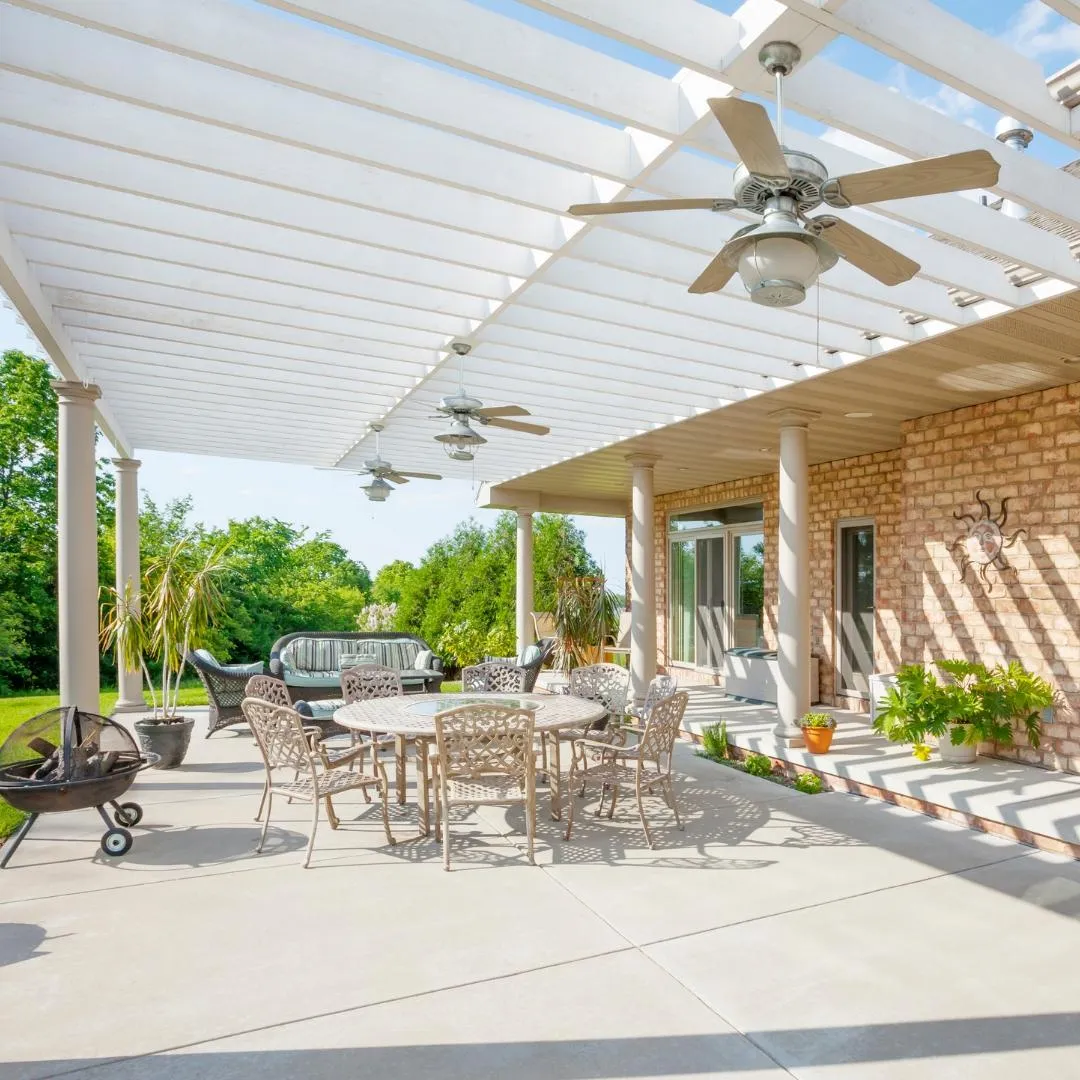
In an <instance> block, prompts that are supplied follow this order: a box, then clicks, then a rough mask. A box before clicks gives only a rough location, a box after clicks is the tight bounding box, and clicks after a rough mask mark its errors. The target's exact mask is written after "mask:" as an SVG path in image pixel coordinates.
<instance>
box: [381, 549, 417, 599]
mask: <svg viewBox="0 0 1080 1080" xmlns="http://www.w3.org/2000/svg"><path fill="white" fill-rule="evenodd" d="M415 571H416V567H415V566H413V564H412V563H411V562H406V561H405V560H404V559H395V560H394V561H393V562H389V563H387V564H386V565H385V566H384V567H383V568H382V569H381V570H380V571H379V572H378V573H377V574H376V575H375V583H374V585H373V586H372V589H371V599H372V600H374V601H375V603H376V604H397V603H399V602H400V601H401V590H402V588H403V587H404V586H405V583H406V582H407V581H408V579H409V576H410V575H411V574H413V573H415Z"/></svg>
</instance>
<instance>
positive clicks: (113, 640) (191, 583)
mask: <svg viewBox="0 0 1080 1080" xmlns="http://www.w3.org/2000/svg"><path fill="white" fill-rule="evenodd" d="M229 569H230V565H229V562H228V560H227V559H226V557H225V552H224V550H223V549H222V548H220V547H214V548H211V549H209V550H205V549H203V548H201V547H200V546H199V545H198V544H197V543H196V541H195V539H194V538H193V537H190V536H185V537H182V538H181V539H179V540H177V541H175V542H174V543H173V544H171V545H170V546H169V548H168V549H167V550H166V551H165V552H164V553H163V554H161V555H159V556H157V557H155V558H153V559H151V560H150V561H149V562H148V563H147V564H146V569H145V571H144V572H143V585H142V596H141V598H137V597H136V596H135V594H134V591H133V589H132V587H131V582H127V583H126V585H125V586H124V589H123V590H122V591H117V590H116V589H115V588H106V589H103V590H102V592H103V594H104V598H105V603H104V604H103V606H102V610H101V628H100V632H101V643H102V646H103V647H104V648H105V649H113V650H114V652H115V656H116V662H117V664H118V665H122V666H123V667H125V668H127V669H128V670H129V671H130V670H139V671H142V673H143V678H144V679H145V680H146V685H147V688H148V689H149V691H150V699H151V702H152V705H153V718H154V720H156V721H157V722H159V723H173V722H175V721H178V720H180V719H182V717H181V716H180V714H179V712H178V707H179V697H180V676H181V674H182V672H183V670H184V658H185V657H186V656H187V654H188V652H189V651H190V650H191V649H197V648H200V647H201V646H202V645H203V644H204V643H205V639H206V637H207V634H208V633H209V631H210V627H211V625H212V624H213V622H214V619H215V618H216V617H217V616H218V615H219V614H220V613H221V609H222V607H223V604H224V599H223V596H222V593H221V586H220V583H221V578H222V577H223V576H224V575H225V574H226V573H227V572H228V571H229ZM148 659H150V660H154V661H157V662H158V663H159V664H160V665H161V674H160V680H161V681H160V684H158V685H155V681H154V679H153V678H152V677H151V675H150V669H149V667H148V666H147V660H148ZM158 690H160V695H159V694H158Z"/></svg>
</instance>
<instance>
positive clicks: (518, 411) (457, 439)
mask: <svg viewBox="0 0 1080 1080" xmlns="http://www.w3.org/2000/svg"><path fill="white" fill-rule="evenodd" d="M450 348H451V349H452V350H453V352H454V353H455V354H456V355H457V357H458V392H457V393H456V394H453V395H451V396H450V397H444V398H442V399H441V400H440V402H439V404H438V405H437V406H436V407H435V411H436V412H437V413H438V414H439V415H438V416H435V417H433V418H432V419H435V420H440V419H442V418H444V417H449V419H450V429H449V431H446V432H444V433H443V434H441V435H436V436H435V441H436V442H439V443H442V445H443V449H444V450H445V451H446V453H447V456H448V457H450V458H452V459H453V460H454V461H472V459H473V457H474V456H475V450H476V447H478V446H483V444H484V443H486V442H487V439H485V438H484V437H483V436H482V435H480V434H479V433H478V432H477V431H475V430H474V429H473V427H472V425H471V424H470V421H474V422H475V423H477V424H480V425H481V426H483V427H487V426H491V427H498V428H506V429H507V430H509V431H524V432H526V433H527V434H529V435H547V434H548V432H550V431H551V428H548V427H544V426H543V425H542V424H526V423H523V422H522V421H520V420H510V419H508V417H511V416H531V415H532V414H531V413H530V412H529V410H528V409H523V408H522V407H521V406H520V405H492V406H490V407H485V406H484V403H483V402H482V401H480V399H479V398H474V397H470V396H469V395H468V394H467V393H466V392H465V357H466V356H468V355H469V353H470V352H471V351H472V346H471V345H469V344H467V343H466V342H464V341H455V342H453V344H451V346H450Z"/></svg>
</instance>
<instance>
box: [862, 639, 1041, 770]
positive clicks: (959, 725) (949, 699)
mask: <svg viewBox="0 0 1080 1080" xmlns="http://www.w3.org/2000/svg"><path fill="white" fill-rule="evenodd" d="M937 666H938V667H939V668H940V669H941V670H942V671H943V672H944V673H945V674H946V675H947V676H948V680H947V681H944V682H943V681H939V680H938V678H937V676H936V675H935V674H934V673H933V671H931V670H930V669H929V668H928V667H926V666H925V665H923V664H906V665H905V666H904V667H902V668H900V670H899V671H898V672H897V674H896V685H895V686H891V687H889V689H888V691H887V692H886V694H885V708H884V709H882V710H880V711H879V712H878V714H877V717H876V718H875V720H874V730H875V731H877V732H879V733H880V734H882V735H884V736H885V737H886V738H887V739H888V740H889V741H890V742H898V743H910V744H911V746H912V753H913V754H914V755H915V757H917V758H918V759H919V760H920V761H926V760H927V759H928V758H929V757H930V747H929V745H927V742H926V740H927V737H928V736H931V735H933V736H934V737H935V738H937V739H939V740H941V739H944V738H948V739H949V740H950V741H951V742H952V743H953V745H954V746H960V745H962V744H965V743H966V744H978V743H980V742H994V743H999V744H1001V745H1003V746H1011V745H1012V743H1013V738H1014V730H1015V728H1014V725H1016V724H1019V725H1021V726H1022V728H1023V729H1024V733H1025V735H1026V736H1027V739H1028V742H1029V743H1030V744H1031V745H1032V746H1034V747H1037V746H1038V745H1039V741H1040V735H1041V728H1042V712H1043V710H1044V709H1047V708H1050V707H1051V706H1053V705H1054V703H1055V700H1056V694H1055V691H1054V688H1053V687H1052V686H1051V685H1050V684H1049V683H1048V682H1047V681H1046V680H1045V679H1043V678H1042V677H1041V676H1039V675H1034V674H1032V673H1031V672H1030V671H1027V670H1026V669H1025V668H1024V667H1023V665H1022V664H1020V663H1019V662H1018V661H1015V660H1014V661H1012V662H1010V663H1008V664H998V665H997V666H996V667H993V668H988V667H987V666H986V665H985V664H979V663H975V662H974V661H970V660H941V661H939V662H938V664H937Z"/></svg>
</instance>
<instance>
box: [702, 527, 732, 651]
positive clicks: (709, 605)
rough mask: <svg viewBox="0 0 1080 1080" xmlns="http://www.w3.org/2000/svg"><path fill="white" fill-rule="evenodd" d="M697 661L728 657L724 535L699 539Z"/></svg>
mask: <svg viewBox="0 0 1080 1080" xmlns="http://www.w3.org/2000/svg"><path fill="white" fill-rule="evenodd" d="M696 554H697V628H696V629H697V665H698V667H710V668H718V667H720V664H721V661H722V660H723V657H724V644H725V643H724V538H723V537H722V536H711V537H708V538H707V539H705V540H699V541H698V542H697V553H696Z"/></svg>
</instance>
